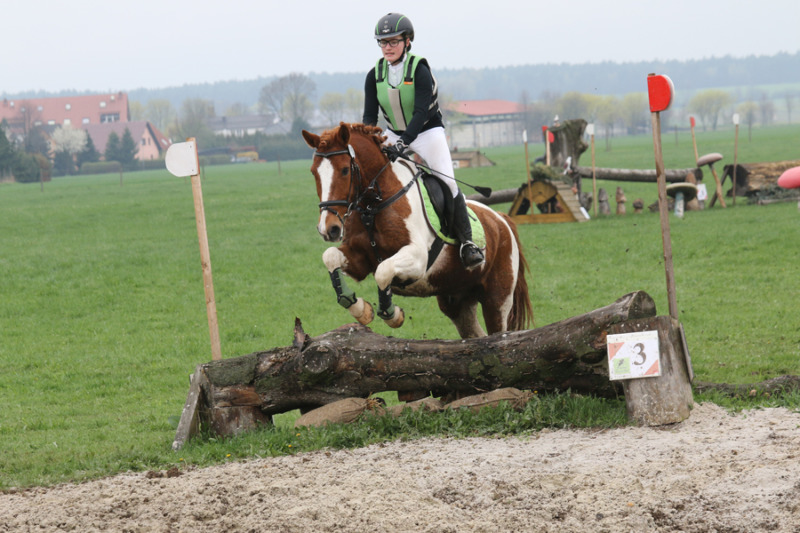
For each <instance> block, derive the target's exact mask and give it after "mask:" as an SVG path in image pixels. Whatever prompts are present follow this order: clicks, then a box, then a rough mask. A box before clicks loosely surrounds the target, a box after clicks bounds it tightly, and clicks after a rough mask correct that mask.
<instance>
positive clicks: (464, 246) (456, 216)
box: [453, 193, 484, 268]
mask: <svg viewBox="0 0 800 533" xmlns="http://www.w3.org/2000/svg"><path fill="white" fill-rule="evenodd" d="M453 233H455V236H456V238H457V239H458V240H459V241H460V242H461V249H460V250H459V254H460V255H461V263H462V264H463V265H464V267H465V268H475V267H476V266H478V265H480V264H481V263H483V261H484V259H483V252H482V251H481V249H480V248H478V245H477V244H475V243H474V242H472V226H470V223H469V214H468V212H467V204H466V202H465V200H464V195H463V194H461V193H458V195H457V196H456V197H455V198H453Z"/></svg>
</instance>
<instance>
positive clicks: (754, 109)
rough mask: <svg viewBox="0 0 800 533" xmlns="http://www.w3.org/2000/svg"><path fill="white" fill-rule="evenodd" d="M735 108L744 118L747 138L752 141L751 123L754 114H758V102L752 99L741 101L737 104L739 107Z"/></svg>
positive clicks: (754, 117) (754, 118)
mask: <svg viewBox="0 0 800 533" xmlns="http://www.w3.org/2000/svg"><path fill="white" fill-rule="evenodd" d="M736 110H737V112H738V113H739V115H741V117H742V118H743V119H744V123H745V124H747V140H748V141H752V140H753V124H754V123H755V121H756V116H757V114H758V104H756V103H755V102H753V101H749V102H743V103H741V104H739V107H737V108H736Z"/></svg>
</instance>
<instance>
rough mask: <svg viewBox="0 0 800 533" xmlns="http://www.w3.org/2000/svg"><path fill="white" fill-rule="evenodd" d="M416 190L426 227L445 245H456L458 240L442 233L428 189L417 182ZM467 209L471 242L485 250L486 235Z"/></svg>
mask: <svg viewBox="0 0 800 533" xmlns="http://www.w3.org/2000/svg"><path fill="white" fill-rule="evenodd" d="M417 189H418V190H419V195H420V198H421V200H422V205H423V206H424V207H425V209H424V213H425V220H426V221H427V222H428V226H430V228H431V229H432V230H433V232H434V233H435V234H436V235H437V236H438V237H439V238H440V239H442V240H443V241H444V242H446V243H447V244H453V245H455V244H458V239H454V238H453V237H448V236H446V235H445V234H444V233H442V230H441V227H442V223H441V221H440V219H439V213H437V212H436V210H435V209H434V208H433V202H431V199H430V196H429V195H428V189H427V188H426V187H425V186H424V185H423V184H422V183H420V182H419V181H417ZM467 208H468V211H467V213H468V214H469V224H470V226H471V227H472V242H474V243H475V244H476V245H478V247H479V248H486V235H484V233H483V225H482V224H481V223H480V221H479V220H478V217H477V216H476V215H475V214H474V213H472V212H470V209H469V205H467Z"/></svg>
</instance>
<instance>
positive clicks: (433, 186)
mask: <svg viewBox="0 0 800 533" xmlns="http://www.w3.org/2000/svg"><path fill="white" fill-rule="evenodd" d="M417 172H418V173H419V178H418V179H419V181H422V183H424V184H425V186H424V187H419V194H420V196H421V200H422V205H423V206H424V207H425V209H424V212H425V218H426V220H427V222H428V225H429V226H430V228H431V229H432V230H433V232H434V233H435V234H436V236H437V239H436V240H437V241H443V243H446V244H452V245H459V244H460V243H459V241H458V238H457V237H456V235H455V233H454V232H453V211H454V206H453V197H452V195H451V194H450V189H449V188H448V187H447V186H446V185H445V184H444V183H442V181H441V180H439V179H438V178H436V177H435V176H433V175H431V174H428V173H427V172H425V171H423V170H421V169H420V170H417ZM467 213H468V214H469V222H470V226H471V227H472V240H473V242H474V243H475V244H476V245H478V247H480V248H485V247H486V236H485V235H484V233H483V226H482V225H481V223H480V221H479V220H478V217H477V216H475V215H474V214H473V213H471V212H470V209H469V207H467ZM436 245H439V246H441V245H440V244H439V243H438V242H437V243H434V246H436Z"/></svg>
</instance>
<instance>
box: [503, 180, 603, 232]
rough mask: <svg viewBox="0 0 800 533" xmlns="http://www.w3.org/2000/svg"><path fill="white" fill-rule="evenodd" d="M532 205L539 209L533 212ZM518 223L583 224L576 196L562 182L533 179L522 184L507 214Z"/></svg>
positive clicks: (584, 217)
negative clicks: (537, 211)
mask: <svg viewBox="0 0 800 533" xmlns="http://www.w3.org/2000/svg"><path fill="white" fill-rule="evenodd" d="M531 202H532V203H533V204H534V205H535V206H536V208H538V209H539V211H540V212H539V213H534V212H533V206H532V205H531ZM508 214H509V216H510V217H511V218H512V219H514V222H516V223H517V224H542V223H550V222H586V221H587V220H588V217H587V216H586V215H585V214H584V212H583V211H582V210H581V204H580V202H579V201H578V196H577V194H575V192H574V191H573V190H572V188H571V187H570V186H569V185H567V184H566V183H564V182H562V181H557V180H556V181H549V180H548V181H544V180H536V181H530V182H528V183H523V184H522V186H520V188H519V189H518V190H517V193H516V195H515V196H514V199H513V201H512V203H511V208H510V209H509V211H508Z"/></svg>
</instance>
